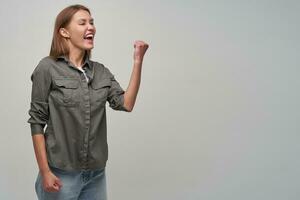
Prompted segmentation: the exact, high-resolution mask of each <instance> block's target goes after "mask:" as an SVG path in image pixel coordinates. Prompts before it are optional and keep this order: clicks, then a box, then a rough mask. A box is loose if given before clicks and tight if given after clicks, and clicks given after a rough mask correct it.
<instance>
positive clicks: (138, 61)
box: [133, 58, 143, 64]
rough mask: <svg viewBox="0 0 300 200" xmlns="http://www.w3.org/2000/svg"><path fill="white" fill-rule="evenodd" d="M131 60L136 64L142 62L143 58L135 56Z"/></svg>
mask: <svg viewBox="0 0 300 200" xmlns="http://www.w3.org/2000/svg"><path fill="white" fill-rule="evenodd" d="M133 62H134V63H137V64H140V63H142V62H143V58H136V59H134V61H133Z"/></svg>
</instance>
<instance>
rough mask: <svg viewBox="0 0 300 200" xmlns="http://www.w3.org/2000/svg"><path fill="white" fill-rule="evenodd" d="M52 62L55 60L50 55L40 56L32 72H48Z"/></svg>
mask: <svg viewBox="0 0 300 200" xmlns="http://www.w3.org/2000/svg"><path fill="white" fill-rule="evenodd" d="M53 62H55V60H54V59H53V58H51V57H50V56H45V57H43V58H41V59H40V60H39V61H38V62H37V64H36V66H35V68H34V70H33V72H32V74H48V73H49V69H50V68H51V67H52V63H53Z"/></svg>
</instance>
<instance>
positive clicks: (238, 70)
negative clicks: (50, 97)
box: [0, 0, 300, 200]
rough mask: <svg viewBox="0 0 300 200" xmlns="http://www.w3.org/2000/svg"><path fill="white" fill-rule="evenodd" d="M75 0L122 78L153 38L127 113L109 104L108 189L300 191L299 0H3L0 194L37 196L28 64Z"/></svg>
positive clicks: (295, 194)
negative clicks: (137, 48)
mask: <svg viewBox="0 0 300 200" xmlns="http://www.w3.org/2000/svg"><path fill="white" fill-rule="evenodd" d="M76 3H82V4H83V5H86V6H87V7H89V8H90V9H91V12H92V16H93V17H94V19H95V25H96V28H97V34H96V38H95V48H94V49H93V52H92V60H95V61H98V62H100V63H103V64H104V65H105V66H107V67H108V68H109V69H110V70H111V71H112V73H113V74H114V75H115V77H116V79H117V80H118V81H119V83H120V84H121V86H122V87H123V88H124V89H126V88H127V86H128V82H129V79H130V75H131V71H132V66H133V50H134V48H133V43H134V41H135V40H144V41H145V42H147V43H148V44H149V46H150V47H149V49H148V51H147V53H146V56H145V59H144V63H143V69H142V81H141V85H140V90H139V93H138V97H137V101H136V105H135V107H134V110H133V112H131V113H125V112H119V111H114V110H112V109H111V108H109V107H108V103H107V104H106V106H107V118H108V121H107V123H108V143H109V160H108V163H107V189H108V197H109V199H110V200H121V199H122V200H141V199H142V200H154V199H155V200H182V199H184V200H220V199H222V200H253V199H255V200H283V199H284V200H298V199H300V190H299V184H300V183H299V180H300V159H299V153H300V145H299V139H300V136H299V131H300V125H299V119H300V107H299V102H300V95H299V86H300V80H299V72H300V70H299V64H300V62H299V52H300V42H299V35H300V29H299V18H300V14H299V10H300V3H299V1H296V0H295V1H292V0H288V1H284V0H275V1H270V0H261V1H246V0H244V1H243V0H241V1H238V0H229V1H221V0H220V1H217V0H207V1H201V0H197V1H196V0H194V1H192V0H186V1H179V0H173V1H172V0H165V1H163V0H160V1H159V0H151V1H146V0H139V1H137V0H136V1H134V0H123V1H115V0H110V1H104V0H97V1H96V0H95V1H58V0H51V1H46V0H43V1H40V0H39V1H38V0H35V1H34V0H29V1H16V0H10V1H1V7H0V16H1V21H2V23H1V37H0V44H1V45H0V48H1V59H0V64H1V78H0V81H1V83H0V87H1V104H0V105H1V108H0V110H1V114H0V117H1V134H0V141H1V145H0V169H1V178H0V199H5V200H19V199H26V200H32V199H36V195H35V191H34V181H35V179H36V176H37V173H38V166H37V163H36V160H35V156H34V150H33V145H32V139H31V134H30V128H29V124H28V123H27V120H28V118H29V115H28V110H29V106H30V94H31V81H30V75H31V73H32V71H33V69H34V68H35V66H36V65H37V63H38V62H39V60H40V59H41V58H43V57H44V56H47V55H48V53H49V50H50V44H51V40H52V32H53V27H54V20H55V17H56V15H57V14H58V13H59V12H60V11H61V10H62V9H63V8H64V7H66V6H68V5H71V4H76Z"/></svg>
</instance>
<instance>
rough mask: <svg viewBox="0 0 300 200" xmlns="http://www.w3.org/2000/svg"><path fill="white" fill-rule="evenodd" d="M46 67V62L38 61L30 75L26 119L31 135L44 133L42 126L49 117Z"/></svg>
mask: <svg viewBox="0 0 300 200" xmlns="http://www.w3.org/2000/svg"><path fill="white" fill-rule="evenodd" d="M48 68H49V66H48V65H47V63H43V62H42V61H40V62H39V64H38V65H37V66H36V68H35V69H34V71H33V73H32V75H31V81H32V90H31V103H30V109H29V111H28V114H29V115H30V118H29V119H28V121H27V122H28V123H30V128H31V135H35V134H44V127H45V125H46V124H47V122H48V119H49V104H48V96H49V92H50V87H51V76H50V73H49V69H48Z"/></svg>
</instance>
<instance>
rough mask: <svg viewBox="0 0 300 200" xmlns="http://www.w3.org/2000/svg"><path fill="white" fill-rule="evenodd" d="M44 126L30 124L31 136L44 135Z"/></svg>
mask: <svg viewBox="0 0 300 200" xmlns="http://www.w3.org/2000/svg"><path fill="white" fill-rule="evenodd" d="M44 126H45V125H43V124H30V128H31V135H36V134H44Z"/></svg>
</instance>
